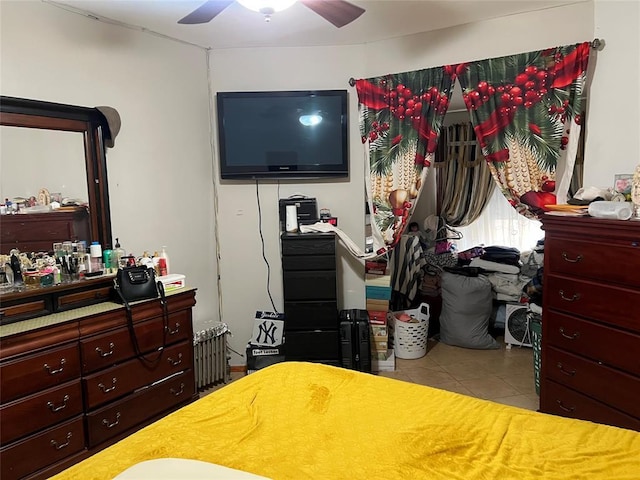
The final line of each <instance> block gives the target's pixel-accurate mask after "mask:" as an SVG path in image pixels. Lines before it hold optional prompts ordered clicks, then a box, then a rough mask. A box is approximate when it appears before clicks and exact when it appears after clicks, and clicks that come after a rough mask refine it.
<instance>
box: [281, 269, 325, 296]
mask: <svg viewBox="0 0 640 480" xmlns="http://www.w3.org/2000/svg"><path fill="white" fill-rule="evenodd" d="M282 276H283V279H284V299H285V301H291V300H333V299H335V298H336V295H337V294H336V271H335V270H316V271H306V272H298V271H293V272H291V271H289V272H288V271H284V272H283V273H282Z"/></svg>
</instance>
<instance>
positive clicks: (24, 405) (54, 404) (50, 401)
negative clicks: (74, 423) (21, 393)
mask: <svg viewBox="0 0 640 480" xmlns="http://www.w3.org/2000/svg"><path fill="white" fill-rule="evenodd" d="M80 413H82V386H81V384H80V379H77V380H72V381H71V382H68V383H65V384H64V385H60V386H58V387H52V388H50V389H48V390H45V391H44V392H41V393H37V394H35V395H31V396H29V397H25V398H21V399H19V400H15V401H13V402H11V403H7V404H5V405H2V407H1V408H0V424H2V428H0V443H1V444H2V445H6V444H7V443H9V442H12V441H14V440H16V439H18V438H21V437H24V436H26V435H29V434H30V433H33V432H36V431H38V430H42V429H44V428H47V427H49V426H51V425H55V424H57V423H60V422H62V421H64V420H67V419H69V418H71V417H74V416H76V415H78V414H80Z"/></svg>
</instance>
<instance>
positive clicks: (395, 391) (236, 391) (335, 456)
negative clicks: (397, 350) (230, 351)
mask: <svg viewBox="0 0 640 480" xmlns="http://www.w3.org/2000/svg"><path fill="white" fill-rule="evenodd" d="M172 458H177V459H190V460H200V461H202V462H209V463H212V464H215V465H219V466H222V467H228V468H230V469H234V470H239V471H242V472H248V473H250V474H254V475H259V476H263V477H266V478H270V479H273V480H280V479H295V480H302V479H329V480H333V479H354V478H358V479H368V480H374V479H385V480H390V479H409V480H413V479H423V478H424V479H447V480H453V479H460V480H471V479H501V480H503V479H530V478H531V479H532V478H535V479H545V480H554V479H573V480H575V479H587V478H588V479H607V480H610V479H611V480H613V479H616V480H623V479H629V480H631V479H634V480H637V479H638V478H639V477H640V433H638V432H634V431H631V430H624V429H620V428H615V427H609V426H604V425H598V424H594V423H590V422H585V421H580V420H571V419H566V418H560V417H554V416H550V415H545V414H541V413H537V412H533V411H528V410H523V409H519V408H516V407H510V406H505V405H500V404H497V403H493V402H489V401H485V400H480V399H476V398H472V397H468V396H464V395H460V394H456V393H451V392H447V391H443V390H439V389H435V388H431V387H426V386H421V385H416V384H412V383H407V382H403V381H399V380H394V379H390V378H384V377H379V376H375V375H370V374H365V373H360V372H356V371H352V370H347V369H342V368H337V367H331V366H327V365H320V364H312V363H304V362H285V363H279V364H276V365H272V366H270V367H267V368H265V369H263V370H259V371H258V372H256V373H253V374H251V375H248V376H246V377H243V378H241V379H239V380H237V381H235V382H233V383H231V384H229V385H227V386H225V387H223V388H221V389H220V390H218V391H216V392H213V393H211V394H210V395H207V396H205V397H203V398H201V399H200V400H198V401H196V402H194V403H192V404H189V405H187V406H186V407H184V408H182V409H180V410H178V411H176V412H174V413H172V414H170V415H168V416H167V417H165V418H163V419H161V420H159V421H158V422H156V423H154V424H152V425H149V426H147V427H145V428H144V429H142V430H140V431H138V432H137V433H135V434H133V435H131V436H129V437H127V438H125V439H124V440H122V441H120V442H119V443H116V444H114V445H112V446H111V447H109V448H107V449H105V450H103V451H101V452H99V453H97V454H95V455H94V456H92V457H90V458H88V459H86V460H84V461H83V462H81V463H78V464H76V465H74V466H72V467H71V468H69V469H67V470H65V471H63V472H61V473H60V474H58V475H57V476H55V477H53V478H54V479H55V480H72V479H78V480H89V479H113V478H114V477H117V476H119V475H121V474H122V473H123V472H125V471H128V469H130V468H135V467H136V465H138V466H139V465H144V464H145V463H143V462H146V463H153V462H148V461H149V460H153V459H165V460H166V459H172ZM129 471H130V470H129ZM167 476H170V475H167ZM124 477H125V476H122V477H120V478H124ZM126 478H158V477H157V476H153V475H150V476H149V477H145V476H143V475H138V476H137V477H136V476H135V475H133V476H126ZM163 478H166V477H163ZM175 478H181V479H185V480H186V479H187V478H192V477H189V476H188V475H187V474H186V473H185V474H184V475H180V476H178V477H175ZM193 478H196V477H193ZM197 478H205V477H197ZM206 478H212V479H215V478H232V477H227V476H224V475H221V476H213V475H211V476H208V477H206ZM238 478H240V477H238Z"/></svg>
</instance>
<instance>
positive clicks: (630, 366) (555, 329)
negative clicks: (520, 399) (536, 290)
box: [540, 215, 640, 431]
mask: <svg viewBox="0 0 640 480" xmlns="http://www.w3.org/2000/svg"><path fill="white" fill-rule="evenodd" d="M542 222H543V228H544V230H545V232H546V234H545V248H544V249H545V252H544V279H543V289H544V293H543V298H544V305H543V316H542V370H541V376H540V383H541V384H540V410H541V411H543V412H545V413H552V414H556V415H562V416H566V417H574V418H580V419H584V420H591V421H594V422H598V423H605V424H609V425H616V426H620V427H625V428H630V429H634V430H638V431H640V222H638V221H615V220H603V219H596V218H590V217H560V216H551V215H546V216H545V217H544V218H543V220H542Z"/></svg>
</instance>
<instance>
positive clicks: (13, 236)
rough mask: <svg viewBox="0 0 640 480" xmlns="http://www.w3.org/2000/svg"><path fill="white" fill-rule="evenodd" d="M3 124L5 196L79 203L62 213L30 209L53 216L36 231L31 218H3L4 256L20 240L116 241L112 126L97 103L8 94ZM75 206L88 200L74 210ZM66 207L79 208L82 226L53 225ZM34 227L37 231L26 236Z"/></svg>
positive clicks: (41, 246) (0, 188)
mask: <svg viewBox="0 0 640 480" xmlns="http://www.w3.org/2000/svg"><path fill="white" fill-rule="evenodd" d="M0 125H2V126H1V127H0V138H1V140H2V147H1V150H0V171H2V179H1V181H0V194H1V195H2V198H1V200H2V201H4V199H5V198H8V199H9V200H12V199H13V198H15V197H22V198H26V199H29V198H30V197H35V198H34V199H33V200H35V201H36V202H37V203H38V204H42V203H46V202H47V201H51V200H62V199H67V200H68V201H71V202H72V203H71V205H70V206H68V207H65V208H63V209H62V210H61V211H57V210H56V211H50V212H49V211H47V208H46V207H45V208H40V209H39V208H38V207H35V210H31V211H32V212H36V213H38V215H39V216H38V219H39V220H41V219H44V220H46V221H44V222H42V221H39V222H38V228H36V229H35V231H34V228H33V226H31V227H29V226H27V224H28V223H30V222H22V221H21V222H16V220H15V218H12V217H17V215H0V253H4V254H8V253H9V250H10V249H11V248H14V247H17V248H20V245H22V246H23V248H20V249H21V250H22V251H28V250H50V249H51V248H52V244H53V242H54V241H56V242H58V241H59V242H62V241H64V240H74V238H70V237H71V236H74V235H75V236H76V237H77V239H78V240H85V241H86V242H87V244H89V243H91V241H98V242H100V244H101V245H102V246H103V247H105V246H106V245H112V243H111V219H110V214H109V195H108V186H107V173H106V157H105V147H104V136H107V137H108V136H109V130H108V126H107V121H106V119H105V118H104V116H103V115H102V114H101V113H100V112H99V111H98V110H97V109H96V108H87V107H79V106H73V105H64V104H57V103H50V102H42V101H38V100H28V99H22V98H15V97H4V96H2V97H0ZM52 196H53V198H51V197H52ZM73 200H75V202H73ZM74 203H78V204H82V205H81V206H75V207H74V206H73V204H74ZM38 206H39V207H42V205H38ZM32 208H33V207H32ZM65 209H66V211H67V212H69V211H75V212H76V214H75V215H74V221H75V222H76V226H77V231H76V230H73V229H72V230H66V231H64V229H62V230H61V229H48V228H47V227H46V223H48V220H49V219H51V220H54V219H57V218H58V217H56V216H55V215H56V214H57V213H61V212H63V211H65ZM27 210H29V209H27ZM39 211H43V212H46V213H39ZM41 215H47V216H46V217H42V216H41ZM29 217H30V216H29V215H20V217H19V218H20V220H22V219H25V220H28V218H29ZM76 217H77V218H76ZM31 223H33V222H31ZM29 228H30V229H31V231H32V232H33V233H27V231H26V229H29ZM68 228H71V227H68ZM53 230H56V231H55V232H54V231H53ZM66 235H68V236H69V237H67V238H64V237H65V236H66ZM27 237H28V238H27ZM31 237H39V238H31ZM54 237H56V238H54ZM57 237H59V238H57ZM83 237H87V238H83ZM25 247H33V248H25Z"/></svg>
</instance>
